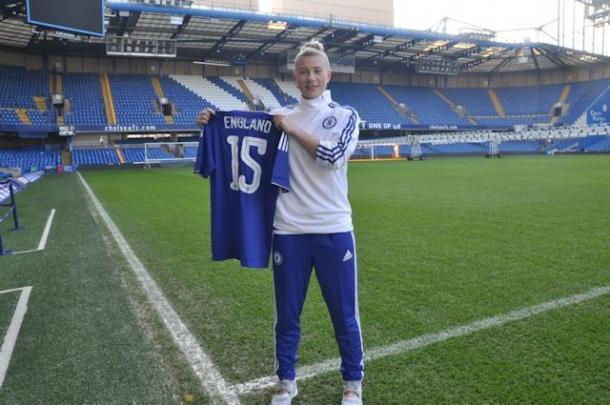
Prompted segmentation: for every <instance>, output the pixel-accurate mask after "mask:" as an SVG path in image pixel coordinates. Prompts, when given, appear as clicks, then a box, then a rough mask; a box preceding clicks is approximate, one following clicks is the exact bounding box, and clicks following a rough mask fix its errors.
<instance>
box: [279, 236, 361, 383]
mask: <svg viewBox="0 0 610 405" xmlns="http://www.w3.org/2000/svg"><path fill="white" fill-rule="evenodd" d="M312 268H315V269H316V277H317V278H318V283H319V284H320V288H321V290H322V295H323V297H324V300H325V301H326V306H327V307H328V311H329V313H330V316H331V319H332V322H333V327H334V331H335V338H336V340H337V345H338V346H339V353H340V354H341V374H342V376H343V380H345V381H361V380H362V377H363V346H362V333H361V329H360V316H359V313H358V280H357V265H356V250H355V242H354V235H353V233H352V232H343V233H335V234H298V235H280V234H275V235H274V236H273V282H274V290H275V307H276V324H275V343H276V346H275V352H276V353H275V354H276V366H277V369H276V373H277V375H278V377H279V378H280V379H288V380H294V379H295V377H296V374H295V365H296V362H297V358H298V356H297V348H298V345H299V340H300V336H301V324H300V317H301V312H302V310H303V303H304V302H305V296H306V294H307V287H308V285H309V279H310V277H311V272H312Z"/></svg>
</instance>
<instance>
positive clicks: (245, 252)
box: [195, 111, 289, 268]
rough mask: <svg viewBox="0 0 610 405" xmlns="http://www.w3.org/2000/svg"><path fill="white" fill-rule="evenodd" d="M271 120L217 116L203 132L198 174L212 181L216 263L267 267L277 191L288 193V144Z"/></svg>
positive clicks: (244, 113)
mask: <svg viewBox="0 0 610 405" xmlns="http://www.w3.org/2000/svg"><path fill="white" fill-rule="evenodd" d="M272 118H273V117H272V116H271V115H269V114H266V113H260V112H249V111H230V112H223V111H218V112H216V114H215V115H214V116H213V117H212V119H211V120H210V122H209V123H208V124H207V125H206V126H205V127H204V128H203V130H202V133H201V138H200V140H199V148H198V151H197V160H196V162H195V173H198V174H200V175H202V176H203V177H210V194H211V195H210V198H211V211H212V212H211V214H212V258H213V259H214V260H225V259H232V258H234V259H239V260H240V262H241V265H242V266H244V267H259V268H260V267H267V265H268V263H269V252H270V250H271V236H272V232H273V216H274V213H275V202H276V199H277V195H278V186H279V187H281V188H284V189H288V187H289V184H288V143H287V140H286V138H285V137H286V136H285V135H283V134H282V133H281V131H279V130H278V129H277V128H276V127H275V125H273V121H272Z"/></svg>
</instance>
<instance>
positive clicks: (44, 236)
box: [13, 208, 55, 255]
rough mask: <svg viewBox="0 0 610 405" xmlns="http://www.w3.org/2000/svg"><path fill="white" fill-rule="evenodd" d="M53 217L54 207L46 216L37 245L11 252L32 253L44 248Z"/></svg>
mask: <svg viewBox="0 0 610 405" xmlns="http://www.w3.org/2000/svg"><path fill="white" fill-rule="evenodd" d="M54 218H55V208H53V209H52V210H51V213H50V214H49V217H48V218H47V224H46V225H45V227H44V230H43V231H42V236H41V237H40V241H39V242H38V247H37V248H36V249H32V250H22V251H19V252H13V254H14V255H23V254H26V253H34V252H40V251H42V250H44V249H45V247H46V246H47V240H48V239H49V232H50V231H51V225H52V224H53V219H54Z"/></svg>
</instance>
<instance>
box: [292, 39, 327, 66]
mask: <svg viewBox="0 0 610 405" xmlns="http://www.w3.org/2000/svg"><path fill="white" fill-rule="evenodd" d="M304 56H321V57H322V60H323V61H324V64H325V65H326V66H327V67H330V62H329V60H328V55H326V52H324V45H323V44H322V42H320V41H316V40H313V41H309V42H305V43H304V44H303V45H301V49H299V53H298V54H297V56H296V57H295V58H294V64H295V65H296V64H297V63H298V62H299V59H301V58H302V57H304Z"/></svg>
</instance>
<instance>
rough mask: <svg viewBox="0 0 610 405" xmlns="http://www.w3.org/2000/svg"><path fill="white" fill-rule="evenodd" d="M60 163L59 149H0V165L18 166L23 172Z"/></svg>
mask: <svg viewBox="0 0 610 405" xmlns="http://www.w3.org/2000/svg"><path fill="white" fill-rule="evenodd" d="M58 165H61V153H60V152H59V150H47V149H45V148H44V147H24V148H20V149H17V148H6V149H0V167H8V168H13V167H14V168H20V169H21V171H22V172H23V173H27V172H30V171H38V170H39V169H44V168H47V167H48V168H51V167H52V168H55V167H57V166H58Z"/></svg>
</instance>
